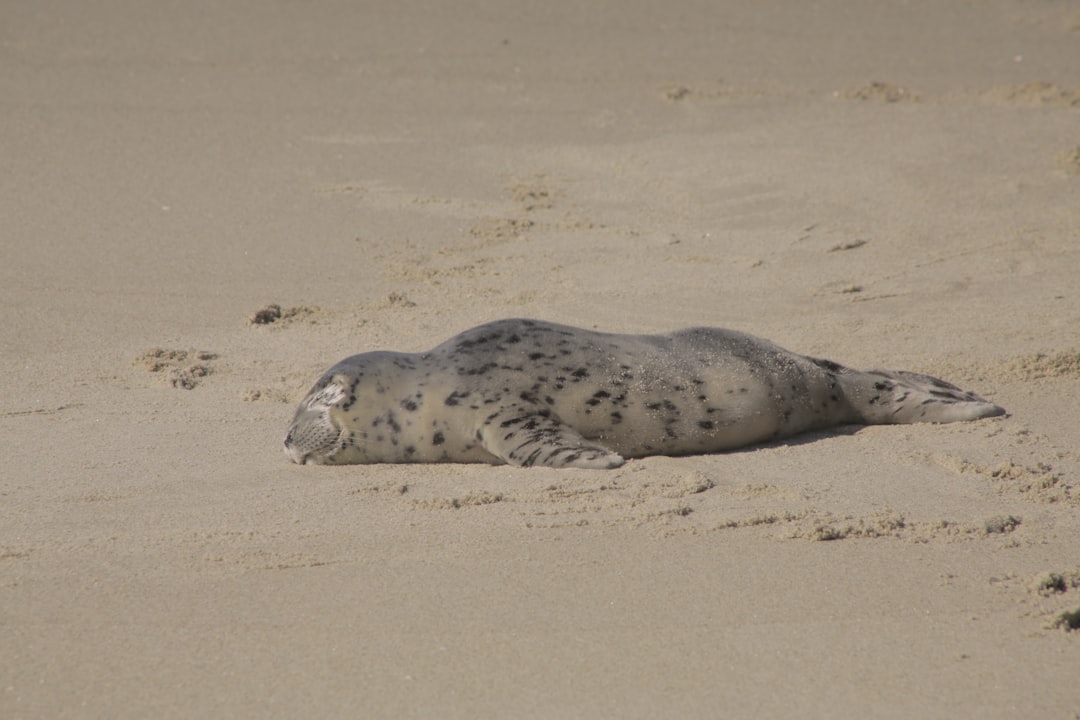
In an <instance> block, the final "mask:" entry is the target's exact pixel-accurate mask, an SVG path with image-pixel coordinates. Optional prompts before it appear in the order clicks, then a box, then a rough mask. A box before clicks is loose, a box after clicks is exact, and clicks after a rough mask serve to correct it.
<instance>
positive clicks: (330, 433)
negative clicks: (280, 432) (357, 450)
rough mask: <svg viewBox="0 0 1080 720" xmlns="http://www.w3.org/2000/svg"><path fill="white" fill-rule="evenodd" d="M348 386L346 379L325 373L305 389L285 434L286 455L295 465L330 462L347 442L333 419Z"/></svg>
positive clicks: (346, 394)
mask: <svg viewBox="0 0 1080 720" xmlns="http://www.w3.org/2000/svg"><path fill="white" fill-rule="evenodd" d="M343 380H344V382H342V381H343ZM320 385H321V386H322V387H319V386H320ZM348 386H349V385H348V380H347V379H345V378H340V377H338V376H335V375H329V376H327V377H326V378H324V379H323V382H320V383H318V384H316V386H315V388H313V389H312V391H311V392H310V393H308V396H307V397H306V398H304V401H303V402H302V403H300V407H298V408H297V409H296V416H295V417H294V418H293V421H292V425H290V426H289V432H287V433H286V434H285V456H286V457H287V458H289V459H290V460H292V461H293V462H294V463H297V464H299V465H304V464H305V463H315V464H318V465H322V464H328V463H333V462H334V455H335V454H336V453H337V452H339V451H341V450H342V449H344V447H345V444H346V442H347V441H346V439H345V438H346V437H347V433H346V432H344V431H343V430H342V428H341V426H340V425H339V423H337V422H335V421H334V414H335V413H334V411H335V410H337V409H339V408H340V407H341V405H342V403H343V402H344V401H345V400H346V398H347V397H348V391H347V389H346V388H348Z"/></svg>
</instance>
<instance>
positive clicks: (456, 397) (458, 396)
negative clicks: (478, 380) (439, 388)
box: [443, 390, 469, 407]
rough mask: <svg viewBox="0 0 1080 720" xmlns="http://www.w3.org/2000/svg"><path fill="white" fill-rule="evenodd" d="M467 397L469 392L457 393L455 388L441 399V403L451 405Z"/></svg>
mask: <svg viewBox="0 0 1080 720" xmlns="http://www.w3.org/2000/svg"><path fill="white" fill-rule="evenodd" d="M467 397H469V393H467V392H463V393H459V392H458V391H457V390H455V391H454V392H452V393H450V394H449V395H447V396H446V400H443V403H444V404H446V405H449V406H451V407H452V406H454V405H457V404H459V403H460V401H461V400H463V399H465V398H467Z"/></svg>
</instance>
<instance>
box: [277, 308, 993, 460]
mask: <svg viewBox="0 0 1080 720" xmlns="http://www.w3.org/2000/svg"><path fill="white" fill-rule="evenodd" d="M1004 412H1005V411H1004V410H1003V409H1002V408H1000V407H998V406H997V405H994V404H993V403H990V402H987V401H986V400H983V399H982V398H980V397H979V396H978V395H975V394H973V393H970V392H965V391H963V390H961V389H960V388H958V387H956V386H954V385H950V384H949V383H947V382H944V381H942V380H938V379H937V378H933V377H930V376H928V375H920V374H918V373H911V372H903V371H889V370H870V371H866V372H861V371H858V370H852V369H850V368H847V367H844V366H843V365H839V364H837V363H834V362H832V361H829V360H821V359H817V358H810V357H806V356H803V355H797V354H795V353H792V352H789V351H787V350H784V349H783V348H781V347H778V346H777V345H774V344H772V343H771V342H769V341H767V340H762V339H760V338H756V337H753V336H751V335H746V334H743V333H739V332H735V331H732V330H722V329H718V328H692V329H689V330H680V331H678V332H675V333H671V334H669V335H612V334H607V333H598V332H593V331H590V330H582V329H579V328H574V327H569V326H565V325H556V324H553V323H547V322H541V321H537V320H500V321H497V322H493V323H488V324H486V325H481V326H479V327H476V328H473V329H471V330H466V331H465V332H463V333H461V334H460V335H457V336H455V337H453V338H451V339H450V340H448V341H446V342H445V343H443V344H442V345H439V346H438V347H436V348H434V349H433V350H431V351H429V352H426V353H417V354H410V353H395V352H370V353H364V354H361V355H354V356H352V357H349V358H346V359H344V360H342V361H341V362H339V363H338V364H337V365H335V366H333V367H332V368H330V370H329V371H327V373H326V374H325V375H323V377H322V378H320V379H319V381H318V382H317V383H315V386H314V387H313V388H312V389H311V391H310V392H309V393H308V396H307V397H306V398H305V399H304V400H303V402H301V403H300V407H299V408H298V409H297V411H296V416H295V418H294V419H293V423H292V426H291V427H290V428H289V431H288V433H287V435H286V436H285V454H286V455H287V456H288V457H289V458H290V459H291V460H293V461H294V462H297V463H301V464H303V463H320V464H347V463H380V462H487V463H508V464H511V465H516V466H526V467H527V466H530V465H543V466H547V467H579V468H613V467H618V466H619V465H622V464H623V462H624V458H628V457H642V456H646V455H686V454H696V453H708V452H718V451H722V450H730V449H732V448H737V447H742V446H745V445H750V444H753V443H759V442H765V441H769V440H776V439H780V438H786V437H791V436H793V435H796V434H798V433H802V432H806V431H809V430H816V429H821V428H827V427H831V426H835V425H843V424H868V425H869V424H886V423H915V422H954V421H959V420H975V419H979V418H984V417H992V416H996V415H1002V414H1004Z"/></svg>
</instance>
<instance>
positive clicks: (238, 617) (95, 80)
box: [0, 0, 1080, 720]
mask: <svg viewBox="0 0 1080 720" xmlns="http://www.w3.org/2000/svg"><path fill="white" fill-rule="evenodd" d="M549 5H554V6H553V7H551V6H549ZM0 157H2V158H3V160H4V172H3V173H2V174H0V216H2V217H3V220H4V222H3V231H2V233H0V250H2V253H0V256H2V260H0V307H2V309H3V314H4V320H3V322H2V324H0V362H2V363H3V367H4V373H3V375H2V376H0V438H2V440H0V443H2V445H0V448H2V450H3V454H4V455H5V457H6V458H7V460H6V461H5V462H4V465H3V469H2V470H0V717H3V718H10V719H12V720H15V719H17V718H26V719H30V718H35V719H36V718H147V717H155V718H193V717H222V718H223V717H238V718H298V717H320V718H339V717H340V718H615V717H617V718H658V717H670V718H706V717H709V718H715V717H728V718H768V717H800V718H826V717H827V718H893V717H895V718H914V717H917V718H950V719H953V718H967V717H970V718H976V717H977V718H983V719H986V718H1021V717H1026V718H1035V717H1038V718H1056V719H1060V720H1074V719H1075V718H1077V717H1080V681H1078V678H1080V7H1077V5H1076V3H1075V2H1071V1H1070V0H985V1H983V2H963V1H961V0H949V1H947V2H942V1H931V0H911V1H910V2H904V3H866V2H858V1H857V0H821V1H820V2H814V3H805V2H795V1H794V0H777V1H776V2H769V3H755V2H749V1H746V2H720V3H718V2H704V1H703V0H670V1H669V2H665V3H648V2H644V1H642V0H632V1H630V2H615V1H614V0H597V1H596V2H589V3H581V4H571V3H565V4H558V3H556V4H548V5H545V4H541V3H532V2H525V1H524V0H510V1H508V2H495V1H494V0H462V1H461V2H456V3H446V2H439V1H438V0H415V1H414V0H409V1H408V2H399V3H369V2H361V3H343V2H330V1H324V0H316V1H313V2H297V1H295V0H277V1H275V2H269V3H267V2H253V1H251V0H240V1H238V2H230V3H209V2H201V1H198V2H192V3H142V2H135V1H134V0H90V1H89V2H73V1H72V0H56V1H54V2H45V3H19V4H16V3H7V4H6V5H5V7H3V8H0ZM274 308H276V309H274ZM503 317H530V318H540V319H544V320H549V321H553V322H561V323H567V324H571V325H577V326H580V327H585V328H592V329H598V330H603V331H610V332H617V333H660V332H668V331H671V330H675V329H678V328H683V327H690V326H697V325H709V326H720V327H729V328H733V329H736V330H740V331H744V332H749V333H753V334H755V335H759V336H762V337H766V338H769V339H771V340H773V341H774V342H776V343H778V344H780V345H782V346H784V347H787V348H789V349H791V350H793V351H796V352H800V353H805V354H808V355H813V356H816V357H825V358H830V359H832V360H835V361H838V362H842V363H844V364H847V365H850V366H852V367H857V368H871V367H885V368H895V369H906V370H914V371H918V372H923V373H928V374H931V375H935V376H938V377H942V378H945V379H946V380H949V381H950V382H953V383H956V384H957V385H960V386H962V387H964V388H966V389H970V390H973V391H975V392H977V393H979V394H980V395H982V396H984V397H986V398H987V399H989V400H991V401H993V402H995V403H998V404H999V405H1001V406H1003V407H1005V408H1006V409H1007V410H1008V415H1006V416H1004V417H999V418H992V419H987V420H981V421H978V422H972V423H957V424H950V425H930V424H922V425H904V426H874V427H867V428H856V427H841V428H836V429H834V430H830V431H824V432H818V433H813V434H810V435H806V436H802V437H799V438H795V439H793V440H791V441H788V442H780V443H774V444H769V445H764V446H756V447H751V448H747V449H744V450H740V451H735V452H729V453H723V454H716V455H705V456H692V457H681V458H670V457H650V458H644V459H637V460H631V461H630V462H628V463H627V464H626V465H625V466H623V467H621V468H619V469H616V470H611V471H586V470H553V469H548V468H530V469H517V468H511V467H506V466H488V465H453V464H443V465H371V466H344V467H328V466H311V465H308V466H298V465H294V464H292V463H289V462H287V460H286V459H285V457H284V456H283V454H282V449H281V442H282V438H283V436H284V433H285V429H286V427H287V426H288V423H289V421H290V419H291V417H292V414H293V411H294V408H295V406H296V403H297V402H299V400H300V399H301V398H303V397H304V395H305V393H306V392H307V390H308V388H309V387H310V386H311V384H312V383H313V382H314V381H315V379H316V378H318V377H319V375H321V374H322V373H323V371H324V370H326V368H327V367H329V366H330V365H331V364H333V363H334V362H336V361H337V360H339V359H341V358H343V357H345V356H347V355H352V354H354V353H359V352H364V351H368V350H377V349H392V350H400V351H409V352H416V351H422V350H426V349H429V348H431V347H433V346H435V345H436V344H438V343H440V342H442V341H443V340H445V339H446V338H448V337H450V336H451V335H454V334H456V333H458V332H460V331H462V330H465V329H467V328H469V327H472V326H474V325H477V324H479V323H482V322H486V321H489V320H494V319H498V318H503Z"/></svg>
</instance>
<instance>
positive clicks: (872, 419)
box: [837, 370, 1005, 425]
mask: <svg viewBox="0 0 1080 720" xmlns="http://www.w3.org/2000/svg"><path fill="white" fill-rule="evenodd" d="M837 379H838V380H839V381H840V387H841V388H842V389H843V391H844V395H845V396H846V398H847V400H848V402H849V403H850V405H851V407H852V409H853V410H854V411H855V412H856V413H857V414H858V416H859V419H860V420H862V422H865V423H866V424H868V425H883V424H891V423H919V422H930V423H950V422H959V421H963V420H979V419H980V418H988V417H997V416H998V415H1004V414H1005V408H1003V407H1000V406H998V405H995V404H994V403H992V402H989V401H987V400H984V399H982V398H981V397H979V396H978V395H976V394H975V393H972V392H968V391H966V390H961V389H960V388H958V387H956V386H955V385H951V384H949V383H947V382H945V381H944V380H939V379H938V378H935V377H931V376H929V375H921V374H919V373H914V372H907V371H905V370H869V371H866V372H859V371H857V370H852V371H850V372H845V373H842V374H840V375H838V376H837Z"/></svg>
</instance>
